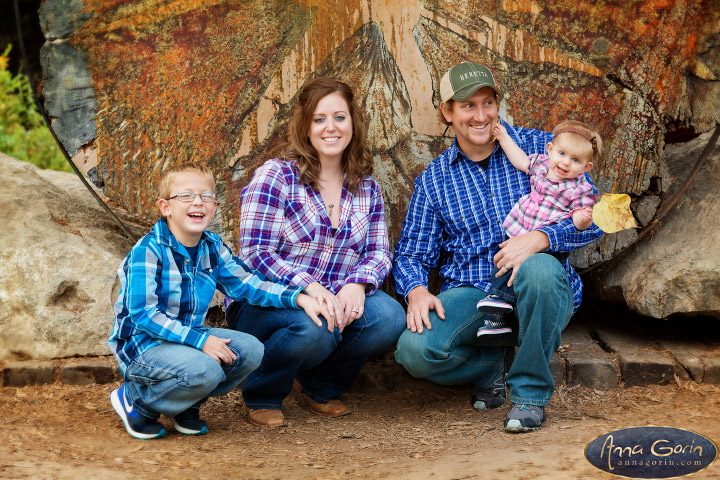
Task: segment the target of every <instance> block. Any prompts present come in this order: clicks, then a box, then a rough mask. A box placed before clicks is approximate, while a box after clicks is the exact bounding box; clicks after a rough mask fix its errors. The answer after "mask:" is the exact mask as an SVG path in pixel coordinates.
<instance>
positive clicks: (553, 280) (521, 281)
mask: <svg viewBox="0 0 720 480" xmlns="http://www.w3.org/2000/svg"><path fill="white" fill-rule="evenodd" d="M513 285H514V290H515V295H516V296H517V303H516V308H515V315H516V317H517V320H518V328H517V332H518V337H517V342H518V343H519V345H520V348H519V349H518V350H517V353H516V356H515V361H514V362H513V365H512V368H511V369H510V371H509V372H508V386H509V387H510V399H511V401H512V402H514V403H527V404H532V405H547V404H548V403H549V401H550V397H551V396H552V394H553V391H554V387H555V384H554V382H553V379H552V375H551V374H550V358H551V356H552V354H553V353H554V352H555V350H557V348H558V347H559V346H560V334H561V332H562V329H563V328H565V326H566V325H567V323H568V322H569V321H570V317H571V316H572V313H573V295H572V289H571V288H570V284H569V282H568V279H567V273H566V272H565V269H564V268H563V266H562V264H561V263H560V262H559V261H558V260H557V259H555V258H554V257H553V256H551V255H547V254H542V253H540V254H536V255H533V256H532V257H530V258H528V259H527V260H526V261H525V262H524V263H523V264H522V265H521V266H520V268H519V270H518V273H517V275H516V277H515V283H514V284H513ZM485 296H486V293H485V292H483V291H482V290H480V289H478V288H474V287H458V288H453V289H450V290H447V291H445V292H443V293H441V294H440V295H438V298H439V299H440V301H441V302H442V304H443V307H444V308H445V320H444V321H443V320H440V318H438V316H437V314H436V312H435V311H431V312H430V322H431V324H432V329H430V330H428V329H425V330H424V331H423V333H422V334H418V333H413V332H411V331H410V330H406V331H405V332H403V334H402V335H401V337H400V340H399V341H398V347H397V351H396V352H395V360H396V361H397V362H398V363H400V364H401V365H403V366H404V367H405V368H406V369H407V371H408V372H410V374H411V375H413V376H414V377H418V378H427V379H428V380H432V381H434V382H437V383H440V384H443V385H463V384H468V383H471V384H474V385H476V386H477V387H479V388H487V387H489V386H490V385H491V384H492V382H493V380H494V379H495V378H497V376H498V375H499V374H500V371H501V368H502V363H503V357H502V351H501V348H500V347H499V346H498V345H511V344H512V343H513V339H512V337H511V336H510V335H509V334H507V335H492V336H482V337H477V329H478V327H480V326H482V325H483V323H484V314H483V313H481V312H478V311H477V310H476V308H475V305H476V303H477V302H478V301H479V300H481V299H483V298H485Z"/></svg>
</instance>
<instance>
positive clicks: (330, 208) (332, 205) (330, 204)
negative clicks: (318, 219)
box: [327, 203, 335, 218]
mask: <svg viewBox="0 0 720 480" xmlns="http://www.w3.org/2000/svg"><path fill="white" fill-rule="evenodd" d="M333 207H335V204H334V203H328V204H327V212H328V217H329V218H332V209H333Z"/></svg>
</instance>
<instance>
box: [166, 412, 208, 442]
mask: <svg viewBox="0 0 720 480" xmlns="http://www.w3.org/2000/svg"><path fill="white" fill-rule="evenodd" d="M172 421H173V427H175V430H177V431H178V432H180V433H182V434H183V435H205V434H206V433H207V432H208V428H207V423H205V421H204V420H200V407H190V408H188V409H187V410H185V411H184V412H180V413H178V414H177V415H175V417H174V418H173V419H172Z"/></svg>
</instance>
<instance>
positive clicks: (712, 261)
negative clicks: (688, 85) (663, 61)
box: [587, 133, 720, 318]
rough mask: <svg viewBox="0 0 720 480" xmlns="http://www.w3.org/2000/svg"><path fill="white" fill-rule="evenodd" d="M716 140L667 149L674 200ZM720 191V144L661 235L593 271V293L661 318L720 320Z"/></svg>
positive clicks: (662, 226)
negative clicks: (688, 316)
mask: <svg viewBox="0 0 720 480" xmlns="http://www.w3.org/2000/svg"><path fill="white" fill-rule="evenodd" d="M710 136H711V134H710V133H707V134H704V135H701V136H700V137H698V138H696V139H695V140H692V141H691V142H689V143H687V144H677V145H671V146H668V147H667V148H666V150H665V158H666V160H667V162H668V165H669V167H670V174H671V177H672V179H673V184H672V187H671V188H670V190H669V192H668V198H672V197H673V196H674V195H675V194H676V193H677V192H678V191H680V190H681V189H682V187H683V185H685V180H686V178H687V177H688V175H689V173H690V171H691V170H692V169H693V166H694V165H695V162H696V161H697V159H698V158H699V157H700V154H701V152H702V150H703V148H704V147H705V145H706V144H707V142H708V140H709V138H710ZM719 187H720V146H717V145H716V147H715V149H714V150H713V152H712V153H711V155H710V156H709V157H708V158H707V161H706V163H705V164H704V166H703V167H702V168H701V169H700V170H699V171H698V173H697V175H696V176H695V178H694V180H693V181H692V182H691V183H690V185H689V186H688V188H687V190H685V191H684V192H683V193H682V195H681V197H680V199H679V201H678V202H677V204H676V206H675V207H674V208H672V209H671V210H670V212H669V213H668V215H667V216H666V217H665V218H664V219H662V222H661V224H660V226H659V227H658V228H657V230H656V231H655V232H654V233H653V234H652V235H648V236H646V237H645V238H643V239H642V240H641V241H640V243H639V244H638V245H637V246H633V247H631V248H630V249H628V253H627V254H626V255H624V256H622V257H621V258H618V259H617V260H613V261H612V263H611V264H610V265H608V267H607V268H601V269H598V271H596V272H593V274H592V275H591V278H590V279H589V282H588V290H587V291H588V292H589V293H592V294H595V295H597V296H599V297H600V298H604V299H607V300H611V301H621V302H625V303H627V305H628V306H629V307H630V308H631V309H633V310H635V311H637V312H638V313H640V314H642V315H647V316H650V317H655V318H665V317H667V316H669V315H673V314H688V313H695V314H705V315H713V316H717V317H720V275H718V272H720V219H718V215H717V213H718V211H720V196H719V195H718V188H719Z"/></svg>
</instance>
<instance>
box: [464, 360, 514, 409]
mask: <svg viewBox="0 0 720 480" xmlns="http://www.w3.org/2000/svg"><path fill="white" fill-rule="evenodd" d="M502 350H503V368H502V370H501V371H500V373H499V374H498V376H497V377H496V378H495V380H493V383H492V384H490V386H489V387H488V388H481V389H478V390H475V391H474V392H473V394H472V400H471V402H470V403H472V406H473V408H475V410H492V409H494V408H499V407H502V406H503V405H505V402H506V401H507V392H506V390H505V388H506V386H505V382H506V381H507V372H508V370H510V367H511V366H512V361H513V359H514V358H515V347H503V349H502Z"/></svg>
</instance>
